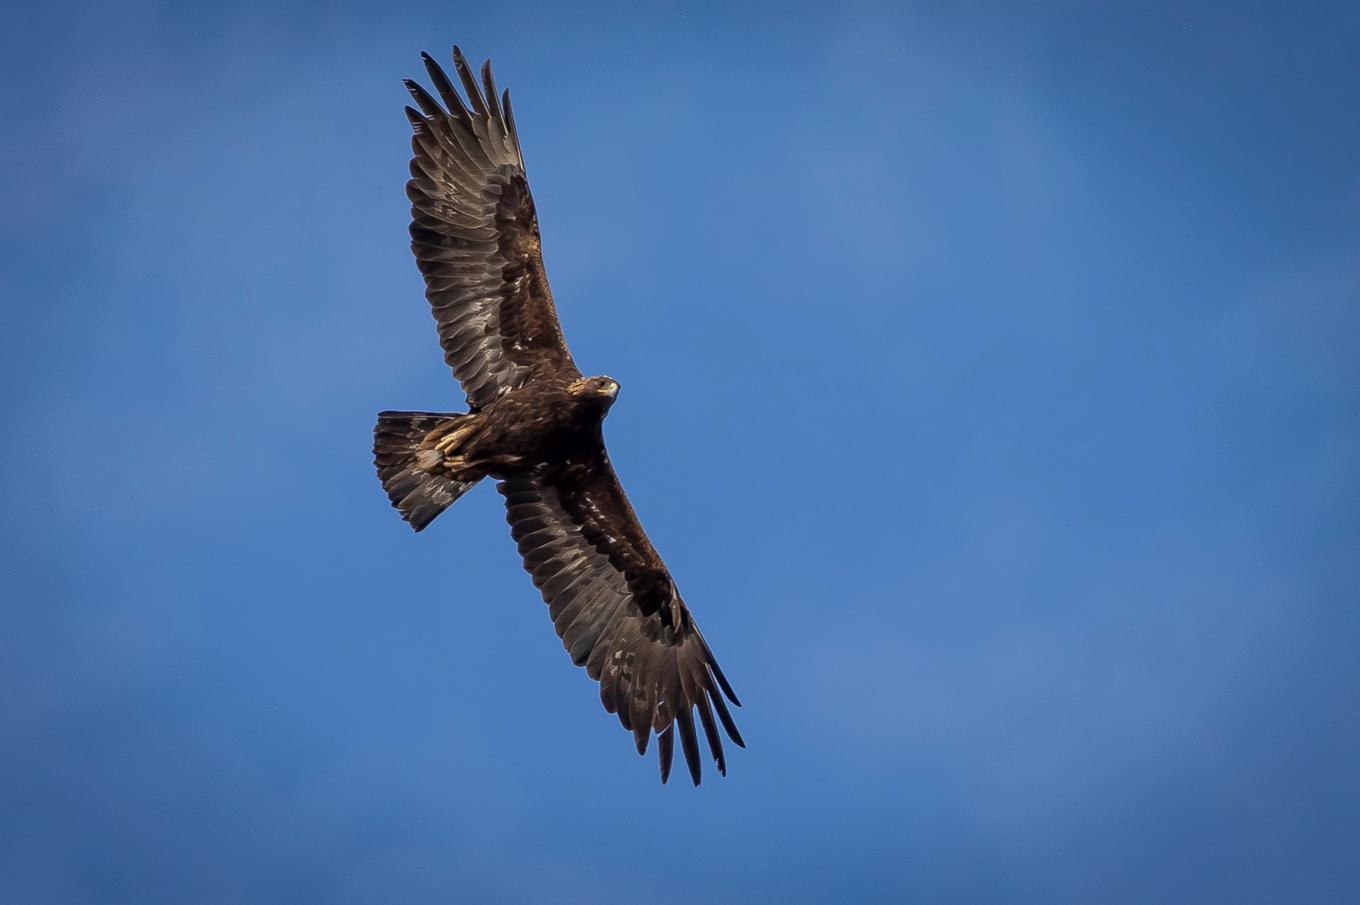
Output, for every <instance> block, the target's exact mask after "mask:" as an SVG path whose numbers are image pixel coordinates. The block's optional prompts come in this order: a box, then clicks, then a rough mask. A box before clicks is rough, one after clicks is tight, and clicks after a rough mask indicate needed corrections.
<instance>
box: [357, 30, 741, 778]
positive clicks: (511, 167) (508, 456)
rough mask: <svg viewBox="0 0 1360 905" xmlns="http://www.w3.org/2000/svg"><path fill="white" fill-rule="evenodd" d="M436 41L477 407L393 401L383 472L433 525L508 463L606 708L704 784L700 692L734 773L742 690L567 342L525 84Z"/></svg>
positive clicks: (433, 172)
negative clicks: (540, 211) (651, 525)
mask: <svg viewBox="0 0 1360 905" xmlns="http://www.w3.org/2000/svg"><path fill="white" fill-rule="evenodd" d="M421 57H422V59H424V61H425V68H426V69H427V70H428V71H429V74H430V80H431V81H432V82H433V83H434V87H435V90H436V91H437V92H438V93H439V96H440V98H442V99H443V102H444V103H443V105H441V104H440V103H439V101H437V100H435V98H434V97H432V96H431V95H430V93H429V92H428V91H426V90H425V89H424V88H422V87H421V86H420V85H418V84H417V83H415V82H413V81H410V80H407V81H406V83H405V84H406V88H407V90H408V91H410V92H411V96H412V97H413V98H415V102H416V105H417V106H418V107H419V108H420V109H419V110H416V109H414V108H411V107H407V108H406V115H407V118H408V119H410V121H411V127H412V128H413V130H414V133H415V134H414V135H413V136H412V139H411V147H412V150H413V151H414V153H415V156H414V157H413V158H412V160H411V180H410V182H408V183H407V184H406V194H407V196H408V197H409V198H410V199H411V249H412V250H413V251H414V252H415V256H416V262H417V263H418V264H419V266H420V272H421V273H422V274H424V276H425V297H426V298H427V299H428V300H429V302H430V305H431V307H432V308H433V309H434V318H435V321H436V322H437V323H438V325H439V342H440V345H442V346H443V347H444V360H445V361H446V362H448V365H449V367H450V368H452V369H453V373H454V376H455V377H457V379H458V382H459V383H460V384H462V387H463V389H464V391H465V392H466V393H467V404H468V407H469V408H470V409H471V410H470V411H469V412H468V413H467V414H452V413H443V412H382V413H381V414H379V415H378V424H377V426H376V427H375V428H374V431H373V457H374V461H375V464H376V465H377V467H378V477H379V478H380V479H381V480H382V484H383V488H384V489H385V490H386V491H387V495H388V497H389V498H390V499H391V500H392V505H393V506H395V507H396V508H397V510H398V511H399V512H400V513H401V516H402V518H404V519H405V520H406V521H407V522H409V523H410V524H411V527H413V528H415V530H417V531H420V530H421V529H422V528H424V527H425V526H426V525H428V524H429V523H430V522H431V521H432V520H433V519H434V518H435V517H436V516H438V515H439V513H441V512H443V511H444V510H445V509H446V508H448V507H449V505H450V504H452V503H453V502H454V500H456V499H458V498H459V497H460V496H462V495H463V494H464V493H466V492H467V491H468V490H469V489H471V487H472V486H473V485H474V484H476V483H477V482H478V481H480V480H481V479H482V478H485V477H488V476H489V477H493V478H495V479H497V480H498V481H499V484H497V489H499V490H500V492H501V494H502V495H503V496H504V497H505V507H506V520H507V521H508V522H509V523H510V533H511V535H512V536H513V537H514V539H515V541H516V542H517V543H518V545H519V552H520V554H521V556H522V557H523V558H524V568H525V569H526V570H527V571H528V572H529V574H530V575H532V576H533V579H534V585H535V586H536V587H537V588H538V589H539V590H540V591H541V592H542V594H543V600H544V601H545V602H546V603H547V604H548V612H549V614H550V615H551V616H552V620H553V626H554V627H555V628H556V629H557V634H558V636H559V637H560V638H561V639H562V643H563V645H564V646H565V647H566V649H567V651H568V652H569V653H570V654H571V659H572V661H573V662H574V663H575V664H576V665H577V666H584V667H585V668H586V672H587V673H588V674H589V675H590V677H591V678H592V679H596V680H598V681H599V683H600V699H601V700H602V701H603V702H604V707H605V709H606V710H607V711H609V712H610V713H616V714H618V717H619V721H620V722H621V723H623V727H624V728H625V729H629V730H631V731H632V733H633V737H634V739H635V741H636V743H637V749H638V753H639V754H645V753H646V750H647V742H648V739H649V738H650V737H651V733H652V732H655V733H656V737H657V749H658V751H659V753H660V760H661V781H662V782H665V781H666V779H667V778H668V777H669V775H670V769H671V759H672V755H673V753H674V747H675V728H676V726H679V734H680V747H681V749H682V750H683V751H684V754H685V763H686V764H687V765H688V766H689V772H690V776H691V777H692V778H693V780H694V784H695V785H698V784H699V776H700V764H699V743H698V739H697V736H696V733H695V726H694V711H695V710H696V709H697V710H698V711H699V722H700V724H701V725H702V727H703V730H704V734H705V735H706V736H707V738H708V746H709V750H710V751H711V752H712V755H713V759H714V761H715V762H716V763H717V766H718V772H719V773H721V774H724V775H726V773H727V764H726V761H725V759H724V757H723V748H722V738H721V736H720V735H719V733H718V729H717V725H716V723H715V720H714V716H715V714H716V716H717V722H721V723H722V726H723V729H725V730H726V731H727V734H728V736H729V737H731V739H732V740H733V741H734V742H736V743H737V744H738V745H740V746H742V747H745V743H744V742H743V741H742V738H741V734H740V733H739V732H738V731H737V727H736V724H735V723H733V721H732V716H731V714H730V713H729V712H728V709H727V705H726V704H725V703H724V701H723V696H724V695H726V696H727V697H728V698H729V699H730V700H731V701H732V703H733V704H736V705H738V706H740V702H739V701H738V700H737V697H736V695H735V694H734V693H733V692H732V687H731V685H729V684H728V682H727V679H726V677H724V676H723V673H722V670H721V669H719V668H718V661H717V660H716V659H715V658H714V656H713V652H712V651H711V650H709V647H708V644H707V643H705V641H704V636H703V635H702V634H701V633H700V632H699V626H698V625H696V624H695V622H694V617H693V616H691V615H690V612H689V609H688V608H687V607H686V606H685V602H684V600H682V599H681V597H680V592H679V591H677V590H676V587H675V582H674V581H672V579H671V575H670V572H669V571H667V569H666V564H665V563H663V562H662V561H661V557H660V556H659V555H657V552H656V550H655V549H654V548H653V547H652V543H651V541H649V540H648V539H647V534H646V532H644V531H643V530H642V525H641V524H639V523H638V519H637V515H636V514H634V512H633V507H632V506H631V505H629V503H628V497H627V496H625V495H624V492H623V487H622V486H620V484H619V479H618V477H617V476H616V475H615V474H614V469H613V467H612V466H611V465H610V464H609V455H608V454H607V453H606V452H605V448H604V435H603V432H602V429H601V428H602V425H603V422H604V416H605V414H606V413H607V412H608V411H609V407H610V406H611V405H613V403H614V399H615V397H616V396H617V394H618V391H619V385H618V383H617V382H616V381H614V380H613V379H612V378H609V377H584V376H582V374H581V372H580V371H579V370H578V369H577V367H576V363H575V362H573V361H572V359H571V353H570V352H568V351H567V344H566V340H564V339H563V337H562V327H561V325H560V324H559V323H558V321H557V312H556V309H554V307H553V299H552V293H551V292H550V291H549V290H548V279H547V276H546V275H545V273H544V270H543V257H542V253H541V249H540V244H539V234H538V217H537V215H536V214H535V213H534V202H533V197H532V196H531V195H530V194H529V184H528V182H526V181H525V175H524V159H523V157H522V156H521V153H520V147H519V136H518V134H517V133H516V131H515V117H514V114H513V112H512V111H511V108H510V93H509V92H508V91H507V92H505V94H503V95H501V96H499V97H498V96H497V94H496V85H495V82H494V80H493V79H492V76H491V62H490V61H489V60H488V61H487V62H486V63H484V64H483V65H482V71H481V81H482V85H483V86H485V89H486V91H485V94H483V92H482V89H481V87H479V86H478V84H477V79H476V78H475V77H474V75H473V72H472V70H471V68H470V67H469V66H468V63H467V60H466V59H464V57H463V54H462V52H461V51H460V50H459V49H458V48H457V47H455V48H454V49H453V64H454V68H455V69H456V70H457V73H458V77H459V80H460V81H461V82H462V84H463V89H464V91H465V92H466V94H467V103H464V101H463V98H462V97H460V96H459V94H458V91H457V89H456V88H454V86H453V83H452V82H451V81H449V77H448V75H447V74H445V72H444V70H443V69H442V68H440V66H439V64H438V63H436V62H435V61H434V60H433V59H431V58H430V56H429V55H428V54H421Z"/></svg>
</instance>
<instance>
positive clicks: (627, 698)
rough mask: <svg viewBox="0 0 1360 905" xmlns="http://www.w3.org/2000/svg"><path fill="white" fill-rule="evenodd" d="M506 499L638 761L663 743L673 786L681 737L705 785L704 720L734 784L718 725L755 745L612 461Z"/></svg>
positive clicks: (527, 557)
mask: <svg viewBox="0 0 1360 905" xmlns="http://www.w3.org/2000/svg"><path fill="white" fill-rule="evenodd" d="M499 489H500V492H501V493H502V494H503V495H504V496H505V503H506V519H507V521H508V522H509V523H510V529H511V534H512V535H513V536H514V538H515V541H516V542H517V543H518V545H519V551H520V554H521V555H522V556H523V558H524V567H525V569H527V570H528V572H529V573H530V574H531V575H532V576H533V580H534V585H535V586H536V587H538V589H539V590H540V591H541V592H542V594H543V599H544V601H545V602H546V603H547V604H548V611H549V614H550V615H551V616H552V620H553V625H554V627H555V628H556V630H557V634H558V637H560V638H561V639H562V643H563V645H564V646H565V647H566V649H567V652H568V653H569V654H571V658H572V661H573V662H574V663H576V665H578V666H584V667H585V668H586V672H587V673H588V674H589V675H590V677H591V678H592V679H595V680H597V681H598V682H599V683H600V699H601V701H602V702H603V703H604V707H605V709H606V710H608V711H609V712H610V713H614V714H617V715H618V718H619V721H620V722H621V723H622V724H623V727H624V728H625V729H628V730H630V731H631V732H632V733H633V736H634V740H635V742H636V744H637V749H638V753H639V754H643V753H646V750H647V744H648V740H649V739H650V737H651V735H652V733H655V734H656V736H657V749H658V752H659V754H660V760H661V781H662V782H665V781H666V779H667V778H668V777H669V775H670V769H671V761H672V757H673V754H674V746H675V736H676V734H677V732H678V734H679V736H680V745H681V750H682V751H683V753H684V756H685V763H686V764H687V766H688V767H689V772H690V776H691V778H692V779H693V781H694V784H695V785H698V784H699V779H700V773H701V769H700V756H699V742H698V736H697V733H696V728H695V721H694V712H695V711H696V710H697V711H698V714H699V727H700V728H701V729H702V731H703V732H704V734H705V736H706V738H707V741H708V747H709V750H710V752H711V754H712V756H713V759H714V761H715V763H716V764H717V767H718V772H719V773H721V774H724V775H725V774H726V772H727V763H726V759H725V757H724V755H723V747H722V736H721V735H720V733H719V731H718V723H721V725H722V728H723V729H724V730H725V731H726V733H727V735H728V736H729V737H730V738H731V739H732V741H734V742H736V743H737V744H738V745H740V746H742V747H745V743H744V742H743V741H742V738H741V734H740V733H739V732H738V731H737V727H736V724H735V723H734V722H733V720H732V716H731V714H730V713H729V711H728V709H727V704H726V702H725V701H724V700H723V698H724V695H725V696H726V697H727V698H728V699H729V700H731V701H732V703H733V704H736V705H738V706H740V702H739V701H738V700H737V698H736V695H735V694H734V693H733V692H732V688H731V686H730V685H729V684H728V682H727V679H726V678H725V677H724V676H723V673H722V670H721V669H720V668H719V667H718V662H717V660H716V659H715V658H714V656H713V652H712V651H711V650H710V649H709V647H708V645H707V643H705V641H704V638H703V635H702V634H700V632H699V627H698V626H697V625H696V624H695V623H694V620H693V618H692V617H691V616H690V613H689V610H688V608H687V607H686V606H685V604H684V601H682V600H681V599H680V595H679V593H678V592H677V591H676V589H675V584H674V582H672V581H671V577H670V573H669V572H668V571H667V570H666V567H665V564H664V563H663V562H662V561H661V558H660V557H659V556H658V555H657V553H656V550H655V549H653V547H652V545H651V542H650V541H649V540H648V539H647V535H646V534H645V533H644V532H643V530H642V526H641V524H640V523H639V522H638V520H637V516H636V515H635V514H634V513H633V509H632V506H630V505H629V503H628V499H627V497H626V496H625V495H624V493H623V488H622V486H620V484H619V482H618V478H617V477H616V476H615V474H614V470H613V468H612V467H611V466H610V465H609V462H608V459H607V458H604V457H601V458H600V459H599V460H597V461H594V462H591V463H588V464H584V465H582V464H574V465H572V464H569V465H566V466H564V467H560V468H554V469H552V470H550V471H549V470H542V471H540V472H538V473H536V474H532V475H523V476H516V477H513V478H510V479H508V480H506V481H503V482H502V483H501V484H500V485H499ZM715 716H716V722H715ZM677 727H678V729H677Z"/></svg>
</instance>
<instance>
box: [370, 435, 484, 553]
mask: <svg viewBox="0 0 1360 905" xmlns="http://www.w3.org/2000/svg"><path fill="white" fill-rule="evenodd" d="M469 417H472V416H470V415H458V414H452V413H449V412H379V413H378V423H377V425H376V426H375V427H374V428H373V463H374V464H375V465H377V466H378V479H379V480H380V481H382V485H383V489H384V490H386V491H387V498H388V499H390V500H391V501H392V505H393V506H395V507H396V509H397V511H398V512H400V513H401V517H402V518H404V519H405V520H406V521H407V522H409V523H410V525H411V527H412V528H414V529H416V530H417V531H420V530H421V529H423V528H424V527H425V526H426V525H428V524H429V523H430V522H432V521H434V519H435V517H436V516H438V515H439V513H441V512H443V511H444V510H445V509H447V508H449V506H451V505H453V503H454V501H455V500H457V499H458V498H459V497H460V496H462V495H463V494H465V493H467V492H468V491H469V490H471V489H472V488H473V486H474V485H476V483H477V481H457V480H454V479H453V478H451V477H449V475H448V474H447V472H442V469H441V468H440V466H441V465H442V463H443V454H442V453H441V452H440V451H438V450H436V449H433V448H431V447H430V445H429V444H426V443H425V440H426V438H428V437H430V435H431V434H435V435H436V437H438V436H443V435H444V434H447V433H449V432H450V431H451V430H453V429H454V428H455V427H456V426H457V424H458V422H460V421H461V420H462V419H464V418H469ZM441 472H442V473H441Z"/></svg>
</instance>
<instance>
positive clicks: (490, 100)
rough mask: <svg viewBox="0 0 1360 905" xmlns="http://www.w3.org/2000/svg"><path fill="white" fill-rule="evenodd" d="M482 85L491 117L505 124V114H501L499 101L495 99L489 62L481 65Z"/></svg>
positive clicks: (494, 80)
mask: <svg viewBox="0 0 1360 905" xmlns="http://www.w3.org/2000/svg"><path fill="white" fill-rule="evenodd" d="M482 85H483V87H485V88H486V103H487V106H488V107H490V108H491V116H492V117H493V118H494V119H498V120H500V121H501V122H505V114H504V113H502V112H501V102H500V99H499V98H497V97H496V79H495V77H494V76H493V75H492V74H491V61H490V60H487V61H485V62H484V63H482Z"/></svg>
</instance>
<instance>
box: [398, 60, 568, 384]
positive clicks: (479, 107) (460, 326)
mask: <svg viewBox="0 0 1360 905" xmlns="http://www.w3.org/2000/svg"><path fill="white" fill-rule="evenodd" d="M422 58H423V59H424V60H425V67H426V69H427V70H428V71H429V75H430V80H431V82H432V83H433V84H434V88H435V90H436V92H437V93H438V94H439V97H440V99H441V100H442V101H443V103H442V105H441V103H440V101H439V100H436V99H435V98H434V97H433V96H432V95H431V94H430V93H429V92H428V91H426V90H425V89H424V88H422V87H421V86H420V85H418V84H417V83H415V82H413V81H409V80H408V81H407V82H406V87H407V90H409V91H410V92H411V96H412V97H413V98H414V99H415V102H416V106H417V107H419V108H420V109H419V110H417V109H414V108H411V107H407V108H406V113H407V117H408V118H409V119H410V121H411V126H412V128H413V130H414V134H413V136H412V138H411V148H412V151H413V154H414V156H413V157H412V159H411V179H410V181H409V182H408V183H407V184H406V193H407V195H408V196H409V197H410V199H411V249H412V251H414V252H415V256H416V262H417V263H418V265H419V266H420V272H421V273H422V274H423V275H424V277H425V297H426V298H427V299H428V300H429V302H430V305H431V307H432V309H433V311H434V318H435V321H436V323H437V324H438V326H439V342H440V345H442V346H443V348H444V360H445V361H446V362H448V365H449V367H451V368H452V369H453V373H454V375H455V376H456V377H457V378H458V381H459V383H461V384H462V386H463V389H464V391H465V392H466V393H467V396H468V402H469V404H470V405H472V406H473V407H481V406H485V405H486V404H487V403H489V402H491V401H492V400H494V399H495V398H496V397H497V396H499V395H500V394H502V393H505V392H507V391H509V390H512V389H514V388H516V387H518V386H521V385H523V384H524V383H525V382H527V381H528V380H531V379H533V378H534V377H535V376H536V375H537V374H540V373H544V372H547V371H561V370H563V369H568V370H571V371H575V364H574V363H573V362H572V360H571V354H570V353H569V352H568V351H567V346H566V342H565V340H564V339H563V337H562V328H561V325H560V324H559V323H558V320H557V311H556V309H555V308H554V307H553V300H552V293H551V292H550V291H549V289H548V279H547V275H546V274H545V273H544V270H543V256H542V246H541V243H540V239H539V231H538V216H537V214H536V213H535V211H534V202H533V197H532V196H531V195H530V193H529V183H528V181H527V179H526V177H525V173H524V160H523V157H522V155H521V153H520V147H519V136H518V134H517V133H516V130H515V119H514V114H513V112H512V110H511V107H510V93H509V92H508V91H507V92H505V93H504V94H503V95H502V96H501V97H499V98H498V97H497V95H496V85H495V81H494V80H493V78H492V75H491V63H490V61H489V60H488V61H487V62H486V63H485V64H483V66H482V71H481V82H482V84H481V86H479V85H478V83H477V79H476V78H475V77H474V76H473V73H472V70H471V68H470V67H469V66H468V63H467V60H466V59H464V57H463V54H462V52H461V51H459V50H458V48H456V47H455V48H454V50H453V62H454V68H455V70H456V71H457V73H458V77H459V80H460V81H461V82H462V85H463V90H464V91H465V92H466V93H467V102H466V103H464V100H463V98H462V97H461V96H460V95H459V94H458V90H457V89H456V88H455V87H454V85H453V83H452V82H451V81H449V77H448V75H446V74H445V72H444V70H443V69H442V68H440V66H439V64H438V63H436V62H435V61H434V60H433V59H431V58H430V57H429V56H428V55H426V54H422ZM483 88H485V94H483Z"/></svg>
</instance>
